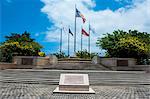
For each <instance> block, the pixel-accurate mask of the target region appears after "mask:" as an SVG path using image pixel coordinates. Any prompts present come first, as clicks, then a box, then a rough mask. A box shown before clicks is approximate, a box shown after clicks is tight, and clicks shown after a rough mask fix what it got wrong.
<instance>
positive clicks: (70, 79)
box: [64, 75, 84, 84]
mask: <svg viewBox="0 0 150 99" xmlns="http://www.w3.org/2000/svg"><path fill="white" fill-rule="evenodd" d="M64 83H65V84H83V83H84V79H83V76H72V75H66V76H65V80H64Z"/></svg>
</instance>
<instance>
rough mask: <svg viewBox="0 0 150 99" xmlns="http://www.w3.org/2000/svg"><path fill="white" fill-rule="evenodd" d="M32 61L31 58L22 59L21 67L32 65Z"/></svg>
mask: <svg viewBox="0 0 150 99" xmlns="http://www.w3.org/2000/svg"><path fill="white" fill-rule="evenodd" d="M32 64H33V59H32V58H22V65H32Z"/></svg>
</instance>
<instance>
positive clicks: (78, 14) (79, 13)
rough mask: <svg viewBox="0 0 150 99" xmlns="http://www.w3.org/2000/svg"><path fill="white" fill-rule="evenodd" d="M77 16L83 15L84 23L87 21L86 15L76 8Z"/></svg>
mask: <svg viewBox="0 0 150 99" xmlns="http://www.w3.org/2000/svg"><path fill="white" fill-rule="evenodd" d="M76 17H81V18H82V20H83V23H85V21H86V19H85V17H84V15H83V14H82V13H81V12H80V11H79V10H78V9H77V8H76Z"/></svg>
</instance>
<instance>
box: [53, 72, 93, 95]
mask: <svg viewBox="0 0 150 99" xmlns="http://www.w3.org/2000/svg"><path fill="white" fill-rule="evenodd" d="M53 92H54V93H55V92H56V93H95V92H94V90H92V88H90V87H89V78H88V74H61V75H60V81H59V87H57V88H56V89H55V90H54V91H53Z"/></svg>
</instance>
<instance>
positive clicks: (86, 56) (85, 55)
mask: <svg viewBox="0 0 150 99" xmlns="http://www.w3.org/2000/svg"><path fill="white" fill-rule="evenodd" d="M97 55H98V53H89V52H87V50H83V51H78V52H76V56H77V57H79V58H84V59H91V58H93V57H94V56H97Z"/></svg>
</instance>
